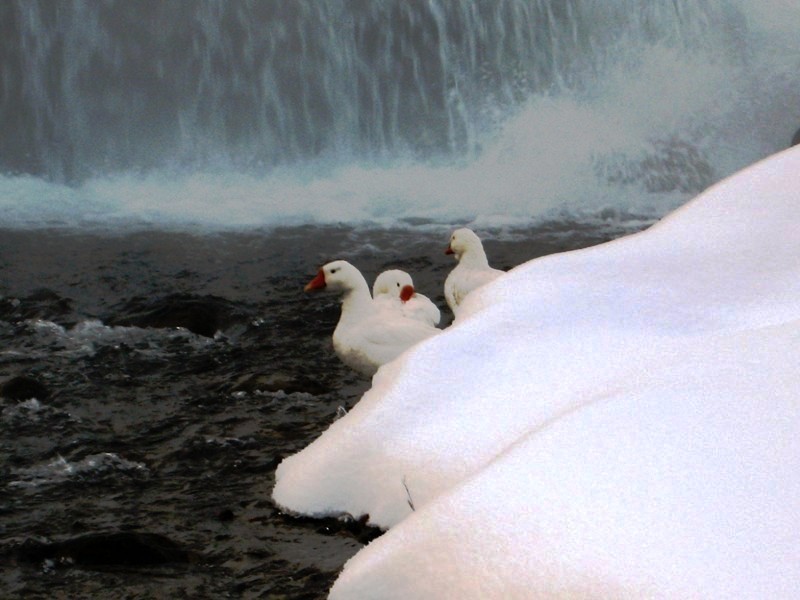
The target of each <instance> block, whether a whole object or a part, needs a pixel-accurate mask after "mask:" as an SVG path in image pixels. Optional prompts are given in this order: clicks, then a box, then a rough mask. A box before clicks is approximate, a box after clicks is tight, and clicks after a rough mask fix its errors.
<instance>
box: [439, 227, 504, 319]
mask: <svg viewBox="0 0 800 600" xmlns="http://www.w3.org/2000/svg"><path fill="white" fill-rule="evenodd" d="M445 254H452V255H454V256H455V258H456V260H457V261H458V264H457V265H456V267H455V269H453V270H452V271H451V272H450V274H449V275H448V276H447V279H446V280H445V282H444V297H445V299H446V300H447V305H448V306H449V307H450V310H451V311H453V315H455V316H458V307H459V306H460V305H461V303H462V302H463V301H464V298H466V297H467V295H468V294H469V293H470V292H472V291H473V290H475V289H477V288H479V287H481V286H482V285H486V284H487V283H489V282H490V281H494V280H495V279H497V278H498V277H500V275H503V274H504V271H501V270H499V269H494V268H492V267H490V266H489V260H488V259H487V258H486V252H485V251H484V250H483V244H482V243H481V240H480V238H479V237H478V236H477V235H476V234H475V232H474V231H472V230H471V229H467V228H466V227H465V228H462V229H457V230H455V231H454V232H453V234H452V235H451V236H450V245H449V246H448V247H447V249H446V250H445Z"/></svg>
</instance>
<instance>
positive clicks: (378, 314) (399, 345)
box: [305, 260, 439, 376]
mask: <svg viewBox="0 0 800 600" xmlns="http://www.w3.org/2000/svg"><path fill="white" fill-rule="evenodd" d="M323 288H327V289H330V290H332V291H336V292H340V293H341V294H342V312H341V315H340V317H339V322H338V323H337V325H336V329H335V330H334V332H333V349H334V351H335V352H336V354H337V356H338V357H339V358H340V359H341V360H342V362H343V363H345V364H346V365H347V366H349V367H350V368H352V369H354V370H356V371H358V372H360V373H362V374H364V375H368V376H371V375H373V374H374V373H375V371H377V370H378V367H380V366H381V365H383V364H385V363H387V362H389V361H391V360H394V359H395V358H397V357H398V356H399V355H400V354H402V353H403V352H405V351H406V350H407V349H408V348H410V347H411V346H413V345H414V344H416V343H418V342H420V341H422V340H424V339H427V338H429V337H431V336H432V335H436V334H437V333H439V330H438V329H436V328H435V327H432V326H430V325H426V324H425V323H422V322H420V321H417V320H415V319H411V318H409V317H406V316H404V315H403V314H402V313H401V312H399V311H394V312H393V311H388V310H382V309H381V308H380V307H379V306H378V305H377V304H375V303H374V302H373V300H372V296H370V293H369V287H368V285H367V281H366V280H365V279H364V276H363V275H362V274H361V272H360V271H359V270H358V269H357V268H356V267H354V266H353V265H351V264H350V263H348V262H347V261H343V260H337V261H334V262H330V263H328V264H326V265H324V266H323V267H322V268H321V269H320V270H319V273H317V276H316V277H315V278H314V279H313V280H311V281H310V282H309V283H308V285H306V287H305V290H306V291H310V290H316V289H323Z"/></svg>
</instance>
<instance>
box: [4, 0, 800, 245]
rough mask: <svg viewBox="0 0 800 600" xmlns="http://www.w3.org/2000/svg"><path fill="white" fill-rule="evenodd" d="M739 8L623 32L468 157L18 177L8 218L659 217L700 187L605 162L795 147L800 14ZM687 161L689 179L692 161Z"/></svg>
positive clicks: (24, 223)
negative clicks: (679, 150) (628, 35)
mask: <svg viewBox="0 0 800 600" xmlns="http://www.w3.org/2000/svg"><path fill="white" fill-rule="evenodd" d="M735 5H736V6H737V7H738V8H739V9H741V10H742V15H743V19H742V23H741V27H740V28H739V29H737V30H736V31H731V32H728V35H727V37H726V35H723V34H720V35H717V36H711V37H710V38H709V39H711V38H713V40H715V41H714V43H713V44H712V43H711V41H709V44H710V46H709V45H707V44H705V42H706V41H708V40H696V41H695V43H694V44H688V45H686V46H683V45H681V44H676V45H674V46H673V47H667V46H665V45H654V46H647V47H641V46H637V47H627V46H626V45H625V41H624V40H622V41H621V42H620V43H619V44H618V47H615V48H613V49H611V50H609V49H608V48H604V49H603V50H604V51H605V52H608V54H609V57H608V60H607V63H608V64H606V65H604V66H603V67H602V69H601V70H600V71H599V72H598V73H596V75H595V79H594V81H593V84H592V85H591V87H581V86H576V87H574V88H572V89H570V87H569V86H566V85H564V86H562V87H556V88H554V89H553V90H551V91H549V92H548V93H546V94H540V95H536V96H533V97H531V98H529V100H528V102H527V103H525V104H523V105H522V106H521V107H516V108H514V109H513V111H511V112H505V113H502V114H500V115H498V116H497V120H498V121H499V122H500V123H501V126H500V128H499V130H495V131H491V132H486V133H485V134H484V138H483V139H482V140H481V141H480V148H481V150H480V151H479V152H477V153H476V154H475V155H473V156H472V157H471V158H469V159H463V160H461V159H459V160H458V161H455V162H440V161H439V162H434V161H427V162H426V161H420V160H414V159H410V158H409V157H408V156H401V155H397V156H394V157H388V158H387V157H382V158H381V159H380V161H376V162H372V163H369V162H363V161H362V162H356V163H351V162H328V163H319V162H316V163H315V162H312V163H308V162H306V163H302V162H299V163H296V164H294V165H289V166H284V167H280V168H275V169H273V170H270V171H267V172H264V173H260V174H259V173H253V172H250V173H237V172H233V171H224V172H223V171H215V172H197V171H189V172H187V171H172V170H168V169H166V168H165V169H163V170H161V171H159V170H157V169H156V170H153V171H151V172H148V173H146V174H124V173H123V174H119V173H117V174H111V175H108V176H105V177H96V178H93V179H89V180H86V181H84V182H83V183H82V184H80V185H78V186H76V187H68V186H63V185H59V184H55V183H47V182H44V181H42V180H40V179H37V178H33V177H17V176H8V175H4V176H0V212H1V213H2V214H3V225H5V226H9V227H19V228H31V227H34V228H39V227H50V226H62V227H113V228H117V227H123V228H124V227H127V228H131V227H135V228H142V227H147V228H152V227H157V228H164V229H210V230H220V229H223V230H224V229H242V228H260V227H273V226H280V225H298V224H338V223H343V222H344V223H352V224H362V225H372V226H375V225H391V226H406V223H407V222H408V220H409V219H412V220H420V219H421V220H427V221H434V222H437V223H444V224H452V223H459V224H475V225H476V226H509V225H520V226H524V225H528V224H530V223H531V222H532V221H536V220H539V219H542V218H549V217H551V216H552V215H554V214H567V215H569V216H570V217H572V218H585V217H586V216H587V215H592V214H596V213H597V211H601V210H603V209H604V208H611V209H613V210H615V211H616V212H617V213H623V214H624V213H631V214H634V215H642V216H644V217H645V218H650V219H652V218H658V217H660V216H663V215H664V214H666V213H667V212H669V211H670V210H673V209H674V208H675V207H677V206H678V205H680V204H682V203H683V202H685V201H686V200H688V199H689V198H690V197H691V196H692V195H693V194H694V193H696V191H697V190H696V189H695V190H692V191H680V190H677V191H676V190H672V191H670V190H665V191H657V192H652V191H651V192H648V191H646V189H645V188H646V186H645V185H643V184H642V181H641V180H640V181H638V182H637V181H634V182H633V183H631V184H624V183H620V182H619V181H617V182H609V181H608V179H607V177H606V175H607V173H606V174H604V173H598V165H601V166H602V165H607V164H608V163H609V161H610V162H611V163H612V164H622V165H623V166H627V167H630V168H633V169H634V170H635V169H636V168H639V167H641V165H642V164H644V163H646V162H647V161H648V160H649V159H652V157H653V156H654V155H656V154H657V153H658V148H659V147H663V146H659V144H664V143H667V144H670V143H675V142H676V141H677V142H678V143H679V144H685V145H686V147H690V148H692V149H693V150H696V151H697V156H699V157H700V158H701V159H702V160H703V161H705V162H707V164H708V166H709V167H710V168H711V170H712V172H713V173H712V178H713V179H714V180H718V179H721V178H723V177H725V176H727V175H729V174H731V173H733V172H734V171H736V170H738V169H740V168H742V167H744V166H745V165H747V164H750V163H752V162H754V161H756V160H758V159H760V158H762V157H765V156H767V155H769V154H771V153H773V152H775V151H777V150H779V149H781V148H784V147H785V146H786V145H788V142H789V140H790V139H791V136H792V134H793V132H794V131H795V130H796V129H797V127H798V126H800V108H799V107H798V105H797V103H796V102H794V99H795V98H797V97H798V95H800V78H798V77H797V72H798V71H800V36H797V35H794V34H795V33H796V32H797V31H798V30H800V15H799V14H798V12H800V11H798V9H797V8H796V6H795V4H794V3H792V2H788V1H781V0H772V1H771V2H769V3H768V4H764V3H760V4H758V5H757V6H756V5H755V4H754V3H752V2H745V1H742V2H736V3H735ZM739 5H741V6H739ZM789 32H791V33H792V34H793V35H788V33H789ZM639 43H640V44H641V41H640V42H639ZM676 48H688V49H683V50H680V49H676ZM332 160H334V161H335V160H337V159H332ZM342 160H346V159H342ZM614 161H617V163H615V162H614ZM673 169H674V171H675V172H676V173H677V174H678V175H679V174H680V172H681V171H682V170H685V165H682V164H677V165H673ZM601 171H602V169H601ZM640 179H641V177H640Z"/></svg>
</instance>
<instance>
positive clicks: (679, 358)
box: [273, 149, 800, 598]
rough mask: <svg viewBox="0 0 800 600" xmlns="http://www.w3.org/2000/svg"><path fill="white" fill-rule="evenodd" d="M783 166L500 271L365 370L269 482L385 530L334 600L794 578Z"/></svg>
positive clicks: (787, 158) (793, 235) (776, 160)
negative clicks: (454, 319) (447, 320)
mask: <svg viewBox="0 0 800 600" xmlns="http://www.w3.org/2000/svg"><path fill="white" fill-rule="evenodd" d="M798 173H800V150H797V149H795V150H790V151H786V152H784V153H782V154H780V155H776V156H774V157H772V158H770V159H768V160H766V161H763V162H761V163H759V164H757V165H755V166H753V167H750V168H748V169H746V170H744V171H742V172H740V173H739V174H737V175H735V176H733V177H732V178H729V179H727V180H725V181H723V182H721V183H719V184H717V185H716V186H714V187H713V188H712V189H710V190H708V191H707V192H705V193H704V194H702V195H701V196H699V197H698V198H696V199H695V200H694V201H692V202H690V203H689V204H688V205H686V206H684V207H683V208H681V209H679V210H678V211H676V212H675V213H673V214H672V215H670V216H669V217H668V218H666V219H664V220H663V221H662V222H661V223H659V224H658V225H656V226H654V227H652V228H651V229H649V230H648V231H646V232H643V233H641V234H637V235H633V236H629V237H627V238H624V239H621V240H617V241H615V242H611V243H608V244H604V245H602V246H598V247H595V248H591V249H587V250H581V251H576V252H570V253H564V254H560V255H556V256H551V257H546V258H543V259H539V260H535V261H531V262H529V263H526V264H524V265H521V266H520V267H518V268H516V269H514V270H513V271H512V272H510V273H509V274H508V275H506V276H504V277H502V278H500V279H498V280H497V281H495V282H494V283H493V284H491V285H489V286H486V287H485V288H483V289H482V290H481V291H480V292H476V293H474V294H473V295H472V296H470V299H469V301H468V303H467V304H466V306H465V312H466V313H467V317H466V318H463V319H460V320H459V322H458V324H456V325H455V326H452V327H451V328H450V329H449V330H448V331H447V332H445V333H444V334H443V335H440V336H437V337H436V338H433V339H431V340H428V341H426V342H425V343H423V344H421V345H419V346H417V347H415V348H414V349H412V350H411V351H409V352H408V353H406V354H405V355H404V356H402V357H401V358H400V359H398V360H397V361H395V362H394V363H392V364H390V365H387V366H385V367H384V368H382V369H381V370H380V371H379V372H378V374H377V375H376V376H375V378H374V380H373V387H372V389H371V390H370V391H369V392H367V393H366V394H365V395H364V397H363V398H362V400H361V401H360V402H359V403H358V405H357V406H356V407H354V409H353V410H351V411H350V413H349V414H348V415H347V417H345V418H343V419H341V420H339V421H337V422H336V423H334V424H333V425H332V426H331V428H330V429H329V430H328V431H326V432H325V433H324V434H323V435H322V436H321V437H320V438H319V439H318V440H316V441H315V442H314V443H312V444H311V445H310V446H309V447H307V448H306V449H304V450H303V451H301V452H300V453H298V454H296V455H294V456H291V457H289V458H287V459H286V460H285V461H284V462H283V463H282V464H281V465H280V466H279V468H278V472H277V475H276V479H277V483H276V486H275V489H274V493H273V495H274V499H275V501H276V502H277V503H278V504H279V505H281V506H283V507H284V508H286V509H287V510H291V511H297V512H301V513H305V514H311V515H330V514H339V513H350V514H352V515H354V516H359V515H362V514H369V515H370V521H371V522H372V523H374V524H377V525H380V526H384V527H391V526H394V525H398V524H399V525H398V526H397V527H395V528H393V529H392V530H391V531H390V532H389V533H387V534H386V535H384V536H382V537H381V538H379V539H378V540H377V541H375V542H373V543H372V544H371V545H370V546H369V547H368V548H366V549H365V550H363V551H362V552H361V553H359V554H358V555H357V556H356V557H354V559H352V560H351V562H350V563H348V565H347V566H346V568H345V570H344V572H343V574H342V576H341V577H340V579H339V581H338V582H337V584H336V585H335V586H334V589H333V591H332V597H336V598H362V597H370V598H383V597H386V598H394V597H397V598H413V597H437V598H446V597H454V598H455V597H457V598H470V597H473V598H485V597H530V596H532V595H534V596H535V595H543V596H552V595H566V596H575V595H587V594H588V595H601V596H615V597H624V596H631V597H641V596H642V595H648V594H650V595H654V596H664V597H687V596H700V597H725V596H729V595H736V596H738V597H743V596H747V595H750V596H756V595H759V596H761V597H780V596H781V595H783V596H786V595H787V594H788V590H790V589H798V586H800V552H798V550H800V510H799V509H800V504H799V503H798V499H799V498H800V494H798V492H800V476H798V475H797V473H800V469H799V468H798V467H800V452H798V451H799V450H800V446H798V442H796V441H795V440H796V439H800V416H797V413H800V410H798V409H800V396H798V393H797V390H798V389H800V386H798V383H800V377H798V375H796V374H795V372H796V371H798V366H800V364H798V363H800V234H799V233H798V232H800V222H799V221H800V219H798V216H797V215H798V206H800V186H798V185H797V184H798V177H799V176H798ZM412 504H413V506H414V508H415V509H416V512H415V513H414V514H413V515H412V516H411V517H410V518H407V517H409V515H410V514H411V512H412V508H411V505H412ZM733 590H736V593H734V592H733Z"/></svg>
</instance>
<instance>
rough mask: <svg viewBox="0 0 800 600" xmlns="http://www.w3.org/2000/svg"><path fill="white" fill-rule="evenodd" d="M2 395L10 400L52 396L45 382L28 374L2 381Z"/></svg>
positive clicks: (0, 384)
mask: <svg viewBox="0 0 800 600" xmlns="http://www.w3.org/2000/svg"><path fill="white" fill-rule="evenodd" d="M0 396H2V397H3V398H8V399H9V400H17V401H23V400H30V399H31V398H36V399H37V400H45V399H47V398H49V397H50V390H48V389H47V386H45V385H44V384H43V383H41V382H39V381H37V380H36V379H34V378H33V377H28V376H27V375H18V376H16V377H12V378H11V379H7V380H6V381H4V382H2V383H0Z"/></svg>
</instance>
